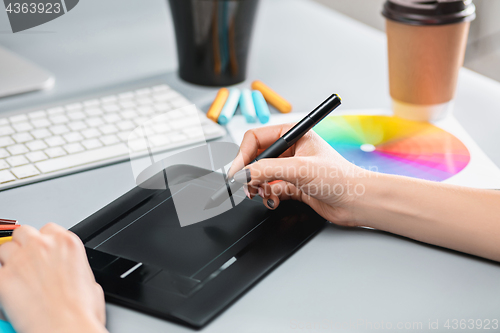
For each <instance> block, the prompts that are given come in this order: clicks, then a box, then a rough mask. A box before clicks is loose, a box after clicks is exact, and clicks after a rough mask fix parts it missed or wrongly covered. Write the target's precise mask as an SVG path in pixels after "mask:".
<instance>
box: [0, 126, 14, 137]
mask: <svg viewBox="0 0 500 333" xmlns="http://www.w3.org/2000/svg"><path fill="white" fill-rule="evenodd" d="M14 132H15V131H14V129H13V128H12V127H10V126H0V136H4V135H10V134H12V133H14Z"/></svg>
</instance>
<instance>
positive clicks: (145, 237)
mask: <svg viewBox="0 0 500 333" xmlns="http://www.w3.org/2000/svg"><path fill="white" fill-rule="evenodd" d="M168 172H169V177H168V181H169V182H170V183H171V184H173V183H176V185H175V191H174V190H173V189H172V190H171V188H174V187H173V186H168V185H167V189H156V190H154V189H146V188H144V187H147V186H143V187H136V188H134V189H133V190H131V191H130V192H128V193H126V194H125V195H123V196H122V197H120V198H118V199H117V200H115V201H114V202H112V203H111V204H109V205H108V206H106V207H104V208H103V209H101V210H100V211H98V212H97V213H95V214H94V215H92V216H90V217H88V218H87V219H85V220H84V221H82V222H80V223H79V224H77V225H76V226H74V227H73V228H72V229H71V231H73V232H74V233H76V234H77V235H78V236H79V237H80V238H81V239H82V241H83V242H84V244H85V248H86V251H87V256H88V259H89V262H90V266H91V268H92V270H93V272H94V275H95V277H96V280H97V282H98V283H99V284H100V285H101V286H102V287H103V289H104V292H105V295H106V298H107V300H108V301H111V302H114V303H118V304H121V305H124V306H127V307H130V308H133V309H136V310H139V311H143V312H146V313H149V314H152V315H155V316H158V317H162V318H166V319H169V320H173V321H176V322H180V323H184V324H187V325H189V326H193V327H201V326H203V325H205V324H206V323H207V322H209V321H210V320H211V319H213V318H214V317H215V316H216V315H217V314H219V313H220V312H221V311H223V310H224V308H226V307H227V306H228V305H230V304H231V303H232V302H233V301H235V300H236V299H237V298H238V297H239V296H241V295H242V294H243V293H244V292H245V291H246V290H248V289H249V288H250V287H251V286H252V285H254V284H255V283H257V282H258V281H259V279H261V278H263V277H264V276H265V275H266V274H267V273H268V272H270V271H271V270H272V269H274V268H275V267H276V266H278V265H279V264H280V263H281V262H282V261H284V260H285V259H286V258H287V257H288V256H289V255H291V254H292V253H293V252H294V251H295V250H296V249H297V248H298V247H299V246H301V245H302V244H303V243H304V242H305V241H307V240H308V239H309V238H311V237H312V236H313V235H314V234H316V233H317V232H318V231H319V230H320V229H321V228H322V227H323V226H324V224H325V220H324V219H323V218H321V217H320V216H319V215H317V214H316V213H315V212H314V211H312V210H311V209H310V208H309V207H307V206H306V205H304V204H302V203H298V202H293V201H288V202H283V203H281V204H280V207H279V208H278V209H277V210H276V211H269V210H268V209H267V208H266V207H264V205H263V204H262V199H261V198H256V199H254V200H250V199H248V198H244V197H241V198H239V200H237V201H238V202H239V204H238V205H237V206H236V207H234V208H232V209H229V210H227V211H225V212H223V213H222V214H220V215H217V216H214V217H212V218H209V219H207V220H205V221H202V222H199V223H195V224H192V225H188V226H184V227H181V225H180V223H179V219H178V217H177V213H176V209H175V206H174V201H175V198H176V196H184V197H187V198H192V199H193V207H194V206H195V203H196V198H198V197H199V196H200V194H206V196H209V195H211V194H212V193H213V192H214V191H215V190H217V189H218V187H219V186H220V185H219V184H220V179H221V176H222V175H221V174H218V173H214V172H210V171H208V170H205V169H200V168H197V167H193V166H187V165H186V166H173V167H169V170H168ZM164 175H165V172H159V173H158V174H157V175H155V176H153V177H152V178H151V179H150V180H149V181H166V177H165V176H164ZM172 192H174V193H172ZM198 206H199V203H198ZM262 301H265V300H262Z"/></svg>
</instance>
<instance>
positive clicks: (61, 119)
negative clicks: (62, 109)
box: [49, 114, 69, 125]
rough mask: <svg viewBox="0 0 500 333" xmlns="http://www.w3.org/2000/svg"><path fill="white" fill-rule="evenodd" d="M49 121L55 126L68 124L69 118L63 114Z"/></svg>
mask: <svg viewBox="0 0 500 333" xmlns="http://www.w3.org/2000/svg"><path fill="white" fill-rule="evenodd" d="M49 119H50V121H51V122H52V124H54V125H59V124H64V123H67V122H68V121H69V119H68V117H66V116H65V115H63V114H60V115H57V116H52V117H49Z"/></svg>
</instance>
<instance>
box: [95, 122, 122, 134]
mask: <svg viewBox="0 0 500 333" xmlns="http://www.w3.org/2000/svg"><path fill="white" fill-rule="evenodd" d="M99 130H100V131H101V132H102V133H104V134H113V133H116V132H118V128H116V126H115V125H111V124H108V125H104V126H101V127H99Z"/></svg>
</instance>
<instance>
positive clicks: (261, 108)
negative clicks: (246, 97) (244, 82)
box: [252, 90, 271, 124]
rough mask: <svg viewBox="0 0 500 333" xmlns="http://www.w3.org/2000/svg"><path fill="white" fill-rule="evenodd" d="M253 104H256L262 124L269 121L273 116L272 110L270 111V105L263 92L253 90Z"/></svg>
mask: <svg viewBox="0 0 500 333" xmlns="http://www.w3.org/2000/svg"><path fill="white" fill-rule="evenodd" d="M252 98H253V104H254V105H255V111H256V112H257V118H259V121H260V122H261V123H262V124H265V123H267V122H268V121H269V118H270V117H271V112H269V106H268V105H267V103H266V100H265V99H264V96H263V95H262V93H261V92H260V91H258V90H254V91H253V92H252Z"/></svg>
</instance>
